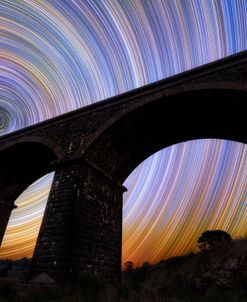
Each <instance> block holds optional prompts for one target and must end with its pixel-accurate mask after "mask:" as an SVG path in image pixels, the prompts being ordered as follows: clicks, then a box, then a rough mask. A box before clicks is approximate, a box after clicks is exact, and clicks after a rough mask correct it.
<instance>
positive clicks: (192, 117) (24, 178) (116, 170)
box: [0, 51, 247, 285]
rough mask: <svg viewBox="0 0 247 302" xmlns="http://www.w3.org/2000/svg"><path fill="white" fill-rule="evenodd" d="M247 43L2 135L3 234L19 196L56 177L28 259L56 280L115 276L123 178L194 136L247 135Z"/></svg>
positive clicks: (241, 139)
mask: <svg viewBox="0 0 247 302" xmlns="http://www.w3.org/2000/svg"><path fill="white" fill-rule="evenodd" d="M246 105H247V51H245V52H241V53H238V54H236V55H233V56H230V57H227V58H224V59H221V60H218V61H216V62H213V63H210V64H207V65H204V66H202V67H199V68H195V69H193V70H190V71H187V72H183V73H181V74H178V75H176V76H173V77H170V78H168V79H165V80H162V81H158V82H156V83H154V84H151V85H147V86H145V87H142V88H139V89H136V90H133V91H131V92H128V93H124V94H122V95H118V96H116V97H112V98H110V99H108V100H105V101H101V102H99V103H96V104H93V105H90V106H87V107H84V108H82V109H79V110H76V111H73V112H70V113H67V114H64V115H61V116H59V117H56V118H53V119H50V120H47V121H44V122H42V123H39V124H36V125H34V126H30V127H27V128H25V129H21V130H18V131H16V132H13V133H10V134H7V135H5V136H2V137H1V138H0V242H1V241H2V238H3V236H4V232H5V229H6V226H7V223H8V220H9V216H10V213H11V211H12V209H13V208H14V202H15V200H16V198H17V197H18V196H19V195H20V194H21V193H22V192H23V191H24V190H25V189H26V188H27V187H28V186H29V185H31V184H32V183H33V182H34V181H35V180H37V179H38V178H40V177H41V176H43V175H45V174H46V173H48V172H51V171H55V176H54V180H53V184H52V188H51V191H50V195H49V198H48V202H47V206H46V210H45V214H44V218H43V222H42V225H41V229H40V232H39V236H38V240H37V244H36V248H35V251H34V256H33V259H32V265H31V271H30V274H31V276H35V275H37V274H39V273H41V272H46V273H47V274H48V275H50V276H51V277H52V278H53V279H54V280H55V281H56V282H57V283H58V284H61V285H62V284H71V283H72V284H74V283H75V282H77V279H78V276H79V275H80V273H81V272H92V273H94V274H96V275H97V276H98V277H99V278H100V279H102V280H105V281H106V282H109V283H116V282H118V281H119V280H120V276H121V248H122V196H123V193H124V191H125V190H126V189H125V187H123V185H122V184H123V182H124V180H125V179H126V177H127V176H128V175H129V174H130V173H131V172H132V171H133V169H134V168H135V167H136V166H137V165H138V164H139V163H141V162H142V161H143V160H144V159H146V158H147V157H148V156H150V155H151V154H153V153H154V152H156V151H158V150H160V149H162V148H165V147H167V146H170V145H173V144H176V143H179V142H183V141H187V140H193V139H201V138H219V139H227V140H233V141H238V142H242V143H247V131H246V130H247V118H246V116H247V111H246Z"/></svg>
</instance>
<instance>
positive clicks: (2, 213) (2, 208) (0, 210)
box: [0, 199, 16, 245]
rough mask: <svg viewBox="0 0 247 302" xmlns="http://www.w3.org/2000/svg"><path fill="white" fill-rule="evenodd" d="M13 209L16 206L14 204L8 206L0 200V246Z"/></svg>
mask: <svg viewBox="0 0 247 302" xmlns="http://www.w3.org/2000/svg"><path fill="white" fill-rule="evenodd" d="M15 208H16V206H15V205H14V204H10V203H8V202H6V201H4V200H2V199H0V245H1V243H2V240H3V236H4V233H5V230H6V227H7V225H8V222H9V217H10V214H11V212H12V210H13V209H15Z"/></svg>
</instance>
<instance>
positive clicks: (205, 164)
mask: <svg viewBox="0 0 247 302" xmlns="http://www.w3.org/2000/svg"><path fill="white" fill-rule="evenodd" d="M246 46H247V1H246V0H227V1H226V0H221V1H220V0H163V1H161V0H155V1H152V0H122V1H117V0H108V1H107V0H87V1H86V0H63V1H56V0H21V1H20V0H1V1H0V135H4V134H6V133H9V132H11V131H14V130H17V129H20V128H23V127H26V126H28V125H31V124H34V123H37V122H39V121H42V120H45V119H48V118H50V117H53V116H57V115H59V114H61V113H65V112H68V111H71V110H73V109H76V108H80V107H83V106H85V105H87V104H91V103H94V102H97V101H99V100H102V99H106V98H108V97H110V96H113V95H117V94H119V93H122V92H125V91H128V90H131V89H133V88H136V87H140V86H143V85H145V84H148V83H151V82H154V81H157V80H160V79H162V78H166V77H168V76H170V75H173V74H176V73H179V72H181V71H184V70H188V69H190V68H193V67H195V66H198V65H201V64H204V63H207V62H210V61H213V60H216V59H219V58H221V57H224V56H227V55H230V54H233V53H236V52H239V51H241V50H244V49H246V48H247V47H246ZM219 118H220V117H219ZM195 126H196V125H195ZM23 173H24V171H23ZM52 178H53V174H50V175H47V176H44V177H43V178H42V179H40V180H38V181H37V182H36V183H35V184H33V185H32V186H31V187H30V188H29V189H28V190H27V191H25V192H24V193H23V195H22V196H20V197H19V199H18V200H17V201H16V204H17V205H18V206H19V208H18V209H17V210H15V211H13V215H12V216H11V220H10V222H9V227H8V231H7V233H6V236H5V238H4V243H3V246H2V248H1V250H0V257H12V258H19V257H21V256H24V255H26V256H30V255H32V251H33V247H34V244H35V240H36V237H37V232H38V229H39V225H40V221H41V217H42V215H43V211H44V207H45V204H46V200H47V196H48V192H49V189H50V185H51V181H52ZM125 186H127V187H128V189H129V191H128V192H127V193H126V194H125V196H124V231H123V262H124V261H126V260H132V261H134V262H135V263H136V264H141V263H142V262H143V261H150V262H155V261H159V260H161V259H164V258H167V257H171V256H175V255H181V254H184V253H187V252H190V251H193V250H194V249H195V246H196V240H197V238H198V236H199V235H200V233H201V232H203V231H204V230H206V229H223V230H225V231H228V232H230V233H231V235H232V237H234V238H236V237H241V236H246V235H247V226H246V217H247V207H246V206H247V189H246V188H247V148H246V146H245V145H243V144H240V143H237V142H230V141H221V140H198V141H191V142H187V143H184V144H179V145H175V146H172V147H170V148H167V149H165V150H163V151H161V152H159V153H157V154H155V155H153V156H152V157H150V158H149V159H147V160H146V161H145V162H144V163H143V164H142V165H140V166H139V167H138V168H137V169H136V170H135V171H133V173H132V174H131V175H130V176H129V178H128V179H127V180H126V182H125Z"/></svg>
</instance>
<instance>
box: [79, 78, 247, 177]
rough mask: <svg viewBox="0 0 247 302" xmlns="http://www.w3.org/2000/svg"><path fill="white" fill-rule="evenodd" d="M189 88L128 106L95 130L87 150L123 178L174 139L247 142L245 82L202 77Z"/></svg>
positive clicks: (91, 158)
mask: <svg viewBox="0 0 247 302" xmlns="http://www.w3.org/2000/svg"><path fill="white" fill-rule="evenodd" d="M209 87H210V89H209ZM229 87H230V88H229ZM236 88H237V89H236ZM190 89H191V90H190ZM190 89H188V87H184V89H183V87H182V88H180V90H179V91H176V90H175V89H172V90H170V91H169V90H168V92H167V93H166V94H165V95H161V96H160V97H157V98H156V99H155V100H153V101H152V102H150V103H144V104H143V105H141V106H140V107H137V108H134V109H133V110H131V111H129V112H128V113H126V114H125V115H124V116H122V117H121V118H120V119H118V120H116V121H114V122H113V123H111V125H109V127H108V128H107V129H104V131H102V132H101V133H100V135H98V136H97V138H96V139H95V141H94V142H93V143H92V144H91V146H90V147H89V149H88V150H87V152H86V153H85V156H86V157H87V159H88V160H89V161H90V162H93V163H94V164H96V165H97V166H98V167H99V168H100V169H101V170H102V171H105V173H107V175H109V176H111V177H112V178H113V179H114V180H115V181H117V182H119V183H122V182H123V181H124V180H125V178H126V177H127V176H128V175H129V174H130V173H131V171H132V170H133V169H134V168H135V167H136V166H137V165H138V164H139V163H141V162H142V161H143V160H145V159H146V158H147V157H149V156H150V155H151V154H153V153H155V152H157V151H159V150H161V149H163V148H165V147H168V146H170V145H173V144H176V143H180V142H183V141H187V140H193V139H201V138H218V139H226V140H234V141H238V142H242V143H247V134H246V123H245V119H246V118H245V106H246V103H247V91H245V90H243V89H241V85H237V86H236V85H233V87H231V85H229V84H228V85H227V83H218V84H217V83H216V84H214V85H209V84H207V83H206V84H205V83H204V84H201V85H196V86H195V85H193V86H191V87H190Z"/></svg>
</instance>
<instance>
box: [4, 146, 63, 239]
mask: <svg viewBox="0 0 247 302" xmlns="http://www.w3.org/2000/svg"><path fill="white" fill-rule="evenodd" d="M57 158H58V156H57V154H56V153H55V152H54V151H53V150H52V149H51V148H50V147H48V146H47V145H45V144H42V143H39V142H35V141H32V140H31V141H19V142H18V143H17V142H15V143H14V144H9V145H8V146H5V148H3V147H2V148H1V150H0V167H1V169H0V209H1V211H0V212H1V223H0V243H1V241H2V238H3V236H4V232H5V228H6V226H7V223H8V220H9V216H10V214H11V211H12V209H14V207H15V206H14V202H15V200H16V199H17V197H18V196H19V195H20V194H21V193H22V192H23V191H24V190H25V189H26V188H27V187H28V186H30V185H31V184H32V183H33V182H34V181H36V180H37V179H39V178H40V177H41V176H43V175H45V174H47V173H48V172H51V170H52V169H51V167H50V164H51V163H52V161H54V160H56V159H57Z"/></svg>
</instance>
